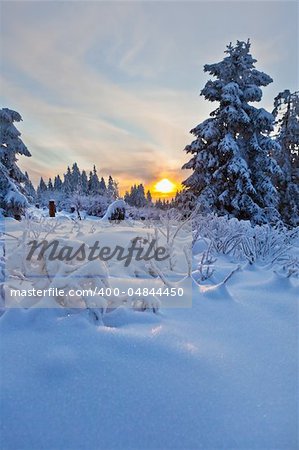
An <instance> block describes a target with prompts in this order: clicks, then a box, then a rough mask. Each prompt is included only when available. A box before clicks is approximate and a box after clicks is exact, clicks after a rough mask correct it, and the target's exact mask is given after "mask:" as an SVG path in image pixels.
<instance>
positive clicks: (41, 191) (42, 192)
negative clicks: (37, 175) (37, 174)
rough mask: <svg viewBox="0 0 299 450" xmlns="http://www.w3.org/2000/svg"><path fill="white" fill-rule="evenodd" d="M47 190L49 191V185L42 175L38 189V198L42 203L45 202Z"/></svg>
mask: <svg viewBox="0 0 299 450" xmlns="http://www.w3.org/2000/svg"><path fill="white" fill-rule="evenodd" d="M47 191H48V188H47V185H46V183H45V182H44V180H43V177H41V179H40V182H39V185H38V187H37V190H36V195H37V200H38V202H39V203H41V204H44V203H45V198H46V193H47Z"/></svg>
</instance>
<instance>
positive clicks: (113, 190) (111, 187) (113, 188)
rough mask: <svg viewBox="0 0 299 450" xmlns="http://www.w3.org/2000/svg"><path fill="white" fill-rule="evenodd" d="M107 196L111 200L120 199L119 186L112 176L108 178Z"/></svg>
mask: <svg viewBox="0 0 299 450" xmlns="http://www.w3.org/2000/svg"><path fill="white" fill-rule="evenodd" d="M107 194H108V197H109V198H110V199H111V200H116V199H117V198H118V197H119V193H118V184H117V182H116V181H115V180H113V178H112V176H111V175H109V178H108V186H107Z"/></svg>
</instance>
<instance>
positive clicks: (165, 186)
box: [154, 178, 176, 194]
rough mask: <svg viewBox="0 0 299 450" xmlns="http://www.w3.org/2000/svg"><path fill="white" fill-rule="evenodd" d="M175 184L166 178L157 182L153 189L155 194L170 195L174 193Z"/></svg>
mask: <svg viewBox="0 0 299 450" xmlns="http://www.w3.org/2000/svg"><path fill="white" fill-rule="evenodd" d="M175 187H176V186H175V184H174V183H172V182H171V181H169V180H168V179H167V178H163V180H161V181H158V183H156V184H155V186H154V189H155V191H156V192H161V194H170V193H171V192H174V191H175Z"/></svg>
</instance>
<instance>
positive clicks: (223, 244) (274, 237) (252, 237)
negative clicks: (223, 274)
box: [193, 214, 299, 263]
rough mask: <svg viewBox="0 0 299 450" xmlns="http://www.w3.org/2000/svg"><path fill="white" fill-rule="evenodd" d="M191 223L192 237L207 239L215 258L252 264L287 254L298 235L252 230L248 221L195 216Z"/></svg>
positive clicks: (284, 230)
mask: <svg viewBox="0 0 299 450" xmlns="http://www.w3.org/2000/svg"><path fill="white" fill-rule="evenodd" d="M193 223H194V225H195V230H194V234H196V236H197V237H199V236H201V237H204V238H207V239H208V241H209V242H210V246H211V248H212V249H213V250H214V252H215V254H217V253H220V254H224V255H233V256H234V257H236V258H237V259H244V258H245V259H247V260H248V261H249V262H251V263H253V262H255V261H260V262H263V263H268V262H269V263H273V262H274V261H275V260H277V259H278V258H279V257H281V256H282V255H284V254H285V253H287V251H288V250H289V249H290V248H291V247H292V244H293V242H294V240H295V239H296V237H297V236H298V233H299V228H297V229H293V230H288V229H287V228H284V227H281V226H277V227H272V226H270V225H256V226H252V225H251V224H250V222H249V221H242V220H240V221H239V220H237V219H235V218H233V219H229V218H228V217H223V216H221V217H218V216H216V215H213V214H211V215H207V216H198V217H197V219H196V221H193Z"/></svg>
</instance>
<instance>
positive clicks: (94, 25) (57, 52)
mask: <svg viewBox="0 0 299 450" xmlns="http://www.w3.org/2000/svg"><path fill="white" fill-rule="evenodd" d="M0 37H1V92H0V93H1V105H2V106H4V107H9V108H12V109H15V110H17V111H19V112H20V113H21V115H22V116H23V122H22V124H21V125H20V126H19V129H20V131H21V132H22V137H23V140H24V142H25V144H26V145H27V146H28V148H29V150H30V151H31V153H32V158H30V159H29V158H26V160H25V158H22V161H20V164H21V166H22V167H23V168H24V169H26V170H28V172H29V174H30V175H31V177H32V178H33V180H34V181H35V182H36V181H37V180H38V179H39V177H40V175H43V176H44V177H45V178H47V177H49V176H53V175H55V174H56V173H57V172H60V173H63V171H64V170H65V168H66V166H67V165H68V164H72V162H74V161H77V162H78V164H79V166H80V167H81V168H85V169H89V168H90V167H92V165H93V164H96V165H97V167H98V168H99V172H100V174H101V175H104V176H107V175H108V174H109V173H111V174H112V175H113V176H114V177H115V178H116V179H118V180H119V182H120V185H121V186H122V187H123V188H126V187H127V186H128V185H130V184H131V183H133V182H143V183H145V184H146V186H151V185H152V184H153V182H154V181H156V180H158V179H160V178H163V177H168V178H170V179H171V180H174V181H176V182H179V181H181V180H182V179H184V178H185V177H186V176H187V174H186V173H185V172H182V171H181V170H180V167H181V166H182V164H183V163H184V162H185V161H186V160H187V159H188V157H187V155H186V154H185V153H184V152H183V148H184V147H185V145H186V144H188V143H189V142H190V141H191V140H192V136H191V135H190V134H189V130H190V129H191V128H193V127H194V126H195V125H196V124H198V123H199V122H201V121H202V120H204V119H205V118H206V117H207V115H208V114H209V112H210V111H211V109H212V106H214V105H211V104H209V102H207V101H205V100H204V99H203V98H202V97H199V95H198V94H199V91H200V89H202V87H203V86H204V84H205V82H206V81H207V79H208V78H207V75H206V74H204V72H203V65H204V64H206V63H213V62H217V61H219V60H221V59H222V58H223V56H224V53H223V52H224V50H225V46H226V44H228V43H229V42H230V41H233V42H234V41H236V40H237V39H239V40H247V38H248V37H249V38H250V39H251V42H252V47H251V50H252V54H253V56H254V57H255V58H256V59H257V60H258V62H257V64H256V66H257V68H258V69H260V70H263V71H264V72H266V73H268V74H269V75H270V76H271V77H272V78H273V79H274V82H273V83H272V84H271V85H269V86H268V87H267V88H265V89H264V97H263V100H262V102H261V103H260V105H261V106H263V107H265V108H267V109H271V108H272V102H273V97H274V96H275V95H277V93H278V92H279V91H281V90H283V89H285V88H288V89H290V90H296V89H298V84H297V83H298V72H297V67H298V4H297V2H287V1H277V2H271V1H264V2H257V1H252V2H245V1H238V2H237V1H234V2H224V1H221V2H215V1H209V2H203V1H198V2H196V1H193V2H187V1H184V2H164V1H161V2H139V1H134V2H127V1H122V2H99V1H93V2H87V1H85V2H83V1H82V2H79V1H76V2H73V1H68V2H61V1H57V2H56V1H51V2H47V1H39V2H37V1H35V2H30V1H19V2H15V1H9V2H5V1H4V2H3V1H2V3H1V30H0Z"/></svg>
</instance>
